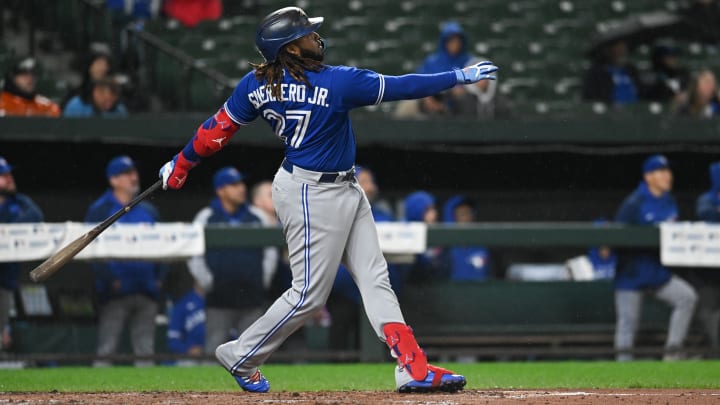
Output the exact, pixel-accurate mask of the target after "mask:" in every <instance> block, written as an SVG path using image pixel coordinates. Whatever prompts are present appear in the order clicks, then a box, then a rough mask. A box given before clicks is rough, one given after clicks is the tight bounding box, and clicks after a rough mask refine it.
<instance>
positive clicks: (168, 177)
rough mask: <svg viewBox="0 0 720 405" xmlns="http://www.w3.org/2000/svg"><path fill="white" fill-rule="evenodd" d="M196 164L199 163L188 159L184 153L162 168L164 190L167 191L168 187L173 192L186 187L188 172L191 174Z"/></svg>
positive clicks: (161, 175)
mask: <svg viewBox="0 0 720 405" xmlns="http://www.w3.org/2000/svg"><path fill="white" fill-rule="evenodd" d="M196 164H197V162H193V161H190V160H188V159H186V158H185V156H184V155H183V154H182V152H180V153H178V154H177V155H175V157H174V158H173V160H171V161H169V162H167V163H165V164H164V165H163V167H161V168H160V177H161V178H162V180H163V190H167V189H168V187H169V188H171V189H173V190H179V189H180V188H181V187H182V186H184V185H185V180H187V176H188V172H190V169H192V168H193V167H195V165H196Z"/></svg>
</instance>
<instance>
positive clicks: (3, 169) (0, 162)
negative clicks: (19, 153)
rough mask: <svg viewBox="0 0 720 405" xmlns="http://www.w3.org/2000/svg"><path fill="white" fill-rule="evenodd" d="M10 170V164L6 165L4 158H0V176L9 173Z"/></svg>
mask: <svg viewBox="0 0 720 405" xmlns="http://www.w3.org/2000/svg"><path fill="white" fill-rule="evenodd" d="M12 169H13V167H12V166H10V163H8V162H7V160H5V158H4V157H2V156H0V174H6V173H10V172H11V171H12Z"/></svg>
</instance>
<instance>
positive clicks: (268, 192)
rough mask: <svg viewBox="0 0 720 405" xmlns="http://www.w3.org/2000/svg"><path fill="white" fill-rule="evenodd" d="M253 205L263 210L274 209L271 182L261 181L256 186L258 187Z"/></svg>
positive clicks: (270, 210) (269, 210)
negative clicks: (261, 182)
mask: <svg viewBox="0 0 720 405" xmlns="http://www.w3.org/2000/svg"><path fill="white" fill-rule="evenodd" d="M253 205H255V206H256V207H258V208H260V209H261V210H263V211H265V212H272V211H275V207H274V206H273V202H272V184H270V183H263V184H261V185H259V186H258V189H257V191H256V192H255V198H254V200H253Z"/></svg>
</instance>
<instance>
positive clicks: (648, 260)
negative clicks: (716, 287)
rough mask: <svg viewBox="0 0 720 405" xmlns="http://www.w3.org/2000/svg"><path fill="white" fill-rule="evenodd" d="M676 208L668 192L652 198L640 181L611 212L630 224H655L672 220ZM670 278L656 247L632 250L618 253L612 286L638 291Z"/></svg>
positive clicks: (653, 286)
mask: <svg viewBox="0 0 720 405" xmlns="http://www.w3.org/2000/svg"><path fill="white" fill-rule="evenodd" d="M677 217H678V208H677V204H676V203H675V199H674V198H673V197H672V195H670V193H665V194H663V195H662V196H660V197H655V196H654V195H653V194H652V193H650V190H649V189H648V186H647V184H646V183H645V182H644V181H643V182H640V185H639V186H638V188H637V189H636V190H635V191H633V193H632V194H630V195H629V196H628V197H627V198H626V199H625V201H623V203H622V205H621V206H620V209H618V212H617V214H616V215H615V221H616V222H620V223H625V224H632V225H657V224H659V223H661V222H668V221H675V220H676V219H677ZM670 277H672V274H671V273H670V270H668V269H667V268H666V267H665V266H663V265H662V264H660V257H659V253H658V251H657V249H650V250H632V251H627V253H625V254H621V255H619V258H618V267H617V272H616V273H615V288H616V289H619V290H642V289H646V288H658V287H660V286H662V285H663V284H665V283H667V282H668V281H669V280H670Z"/></svg>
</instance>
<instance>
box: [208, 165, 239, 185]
mask: <svg viewBox="0 0 720 405" xmlns="http://www.w3.org/2000/svg"><path fill="white" fill-rule="evenodd" d="M244 180H245V177H244V176H243V174H242V173H240V172H239V171H238V169H236V168H234V167H232V166H227V167H223V168H222V169H220V170H218V171H217V172H215V175H214V176H213V186H214V187H215V190H217V189H219V188H220V187H224V186H227V185H228V184H235V183H240V182H241V181H244Z"/></svg>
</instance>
